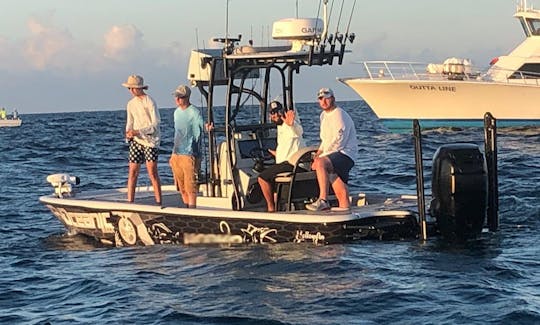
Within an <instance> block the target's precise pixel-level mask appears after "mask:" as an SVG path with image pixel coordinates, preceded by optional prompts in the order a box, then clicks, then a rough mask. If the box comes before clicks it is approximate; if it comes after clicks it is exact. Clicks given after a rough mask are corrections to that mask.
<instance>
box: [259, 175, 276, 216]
mask: <svg viewBox="0 0 540 325" xmlns="http://www.w3.org/2000/svg"><path fill="white" fill-rule="evenodd" d="M257 181H258V182H259V185H260V186H261V191H262V193H263V196H264V199H265V200H266V207H267V210H268V212H274V211H276V204H275V203H274V202H275V201H274V194H273V193H272V185H271V184H270V183H268V182H267V181H265V180H264V179H262V178H260V177H259V178H257Z"/></svg>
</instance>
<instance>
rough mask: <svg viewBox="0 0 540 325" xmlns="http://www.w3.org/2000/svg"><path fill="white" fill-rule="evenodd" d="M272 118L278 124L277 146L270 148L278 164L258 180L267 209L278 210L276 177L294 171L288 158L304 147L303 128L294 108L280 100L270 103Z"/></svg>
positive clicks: (262, 173)
mask: <svg viewBox="0 0 540 325" xmlns="http://www.w3.org/2000/svg"><path fill="white" fill-rule="evenodd" d="M270 119H271V120H272V122H274V123H275V124H276V125H277V147H276V150H275V151H274V150H269V151H270V153H271V154H273V155H274V156H275V158H276V164H275V165H272V166H270V167H268V168H266V169H265V170H263V171H262V172H261V173H260V174H259V178H258V179H257V181H258V182H259V185H260V186H261V190H262V193H263V195H264V199H265V200H266V206H267V210H268V211H269V212H274V211H276V203H275V198H274V191H275V189H274V187H275V182H274V178H275V177H276V175H277V174H279V173H283V172H292V170H293V166H292V165H291V164H290V163H289V162H288V159H289V157H290V156H291V155H293V154H294V153H295V152H296V151H298V149H300V148H303V147H304V146H305V145H304V139H303V138H302V134H303V132H304V131H303V129H302V125H301V124H300V119H299V118H298V116H297V115H296V113H295V111H294V110H293V109H289V110H285V109H284V108H283V105H281V103H280V102H278V101H273V102H271V103H270Z"/></svg>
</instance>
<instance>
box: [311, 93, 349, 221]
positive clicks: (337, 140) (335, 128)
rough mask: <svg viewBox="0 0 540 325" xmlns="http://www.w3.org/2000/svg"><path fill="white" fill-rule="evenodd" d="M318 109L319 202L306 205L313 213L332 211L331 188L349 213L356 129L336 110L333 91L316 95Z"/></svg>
mask: <svg viewBox="0 0 540 325" xmlns="http://www.w3.org/2000/svg"><path fill="white" fill-rule="evenodd" d="M317 98H318V100H319V106H320V107H321V109H322V112H321V115H320V120H321V126H320V138H321V144H320V146H319V149H318V150H317V153H316V155H315V159H314V161H313V164H312V166H311V169H313V170H315V172H316V174H317V182H318V183H319V198H318V199H317V201H315V202H313V203H310V204H306V209H308V210H311V211H322V210H329V209H330V204H329V203H328V192H329V188H330V184H331V185H332V189H333V190H334V193H335V195H336V197H337V199H338V202H339V209H344V210H346V209H349V208H350V202H349V190H348V188H347V181H348V180H349V171H350V170H351V168H352V167H353V166H354V161H355V159H356V155H357V153H358V140H357V139H356V129H355V127H354V122H353V120H352V118H351V117H350V115H349V114H348V113H347V112H345V111H344V110H343V109H341V108H340V107H337V106H336V98H335V97H334V92H333V91H332V89H330V88H322V89H320V90H319V92H318V93H317Z"/></svg>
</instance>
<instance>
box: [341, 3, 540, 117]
mask: <svg viewBox="0 0 540 325" xmlns="http://www.w3.org/2000/svg"><path fill="white" fill-rule="evenodd" d="M514 17H516V18H517V19H518V20H519V22H520V23H521V26H522V27H523V31H524V32H525V36H526V38H525V40H524V41H523V42H522V43H521V44H520V45H519V46H517V47H516V48H515V49H514V50H513V51H511V53H510V54H508V55H506V56H500V57H498V58H496V59H494V60H492V62H491V67H490V68H489V69H487V70H483V69H478V68H475V67H474V66H473V65H472V64H471V62H470V60H467V59H459V58H449V59H447V60H446V61H444V62H443V63H442V64H426V63H418V62H398V61H367V62H362V63H361V64H362V67H363V68H364V70H365V75H362V77H347V78H338V80H339V81H341V82H342V83H344V84H346V85H347V86H349V87H350V88H352V89H353V90H354V91H355V92H356V93H357V94H358V95H360V97H361V98H362V99H364V100H365V101H366V103H367V104H368V105H369V107H370V108H371V109H372V110H373V112H374V113H375V115H377V117H378V118H379V119H381V120H382V121H383V122H385V124H387V125H391V124H392V123H398V122H399V121H402V120H406V121H410V120H412V119H420V120H422V121H426V122H430V121H431V122H436V121H438V120H446V121H450V122H452V121H453V122H454V124H452V125H450V124H448V123H447V125H448V126H453V125H455V124H456V123H458V124H459V123H461V122H467V121H474V120H476V121H481V120H482V118H483V115H484V113H485V112H487V111H489V112H491V113H492V114H493V115H494V116H496V117H497V119H498V121H499V125H500V126H501V125H503V124H504V125H508V126H512V125H537V124H540V109H538V104H537V103H538V102H539V101H540V69H539V67H540V57H538V55H537V53H538V51H540V10H536V9H533V8H532V6H531V7H527V2H526V1H523V0H522V1H521V2H520V4H519V5H518V7H517V12H516V14H515V15H514ZM435 124H439V125H440V123H435Z"/></svg>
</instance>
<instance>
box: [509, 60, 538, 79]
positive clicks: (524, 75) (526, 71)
mask: <svg viewBox="0 0 540 325" xmlns="http://www.w3.org/2000/svg"><path fill="white" fill-rule="evenodd" d="M539 77H540V63H525V64H524V65H522V66H521V67H520V68H519V69H517V70H516V72H514V73H513V74H512V75H511V76H510V77H509V79H538V78H539Z"/></svg>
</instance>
